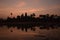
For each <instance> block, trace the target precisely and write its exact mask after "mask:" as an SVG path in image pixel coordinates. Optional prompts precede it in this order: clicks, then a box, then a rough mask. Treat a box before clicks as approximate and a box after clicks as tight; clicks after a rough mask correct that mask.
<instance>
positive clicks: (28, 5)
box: [0, 0, 60, 18]
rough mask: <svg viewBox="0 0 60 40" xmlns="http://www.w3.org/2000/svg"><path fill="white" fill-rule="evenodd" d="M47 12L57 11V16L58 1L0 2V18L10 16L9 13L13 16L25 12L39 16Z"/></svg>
mask: <svg viewBox="0 0 60 40" xmlns="http://www.w3.org/2000/svg"><path fill="white" fill-rule="evenodd" d="M47 10H49V11H50V10H58V11H57V12H56V13H58V15H59V13H60V12H59V10H60V0H0V18H6V17H8V16H10V13H11V12H12V13H13V16H17V15H21V14H22V13H25V12H27V13H28V14H31V13H36V14H37V15H39V14H44V13H46V12H48V11H47ZM37 12H39V13H37ZM42 12H43V13H42ZM56 13H54V14H56ZM49 14H50V13H49Z"/></svg>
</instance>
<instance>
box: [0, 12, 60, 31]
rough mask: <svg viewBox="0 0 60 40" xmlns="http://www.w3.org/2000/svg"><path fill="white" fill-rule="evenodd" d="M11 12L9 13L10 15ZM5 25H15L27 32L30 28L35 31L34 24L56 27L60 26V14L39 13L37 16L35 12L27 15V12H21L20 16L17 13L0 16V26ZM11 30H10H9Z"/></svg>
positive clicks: (41, 27) (42, 26)
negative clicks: (4, 16)
mask: <svg viewBox="0 0 60 40" xmlns="http://www.w3.org/2000/svg"><path fill="white" fill-rule="evenodd" d="M12 15H13V14H12V13H11V16H12ZM3 25H6V26H7V27H8V28H10V27H12V26H13V27H15V26H16V27H17V29H21V30H22V31H24V29H25V31H26V32H27V29H29V28H30V29H31V30H33V31H35V28H34V27H35V26H38V27H39V28H40V29H49V27H51V28H52V29H53V28H57V27H60V16H58V15H49V14H46V15H39V17H35V13H32V14H31V15H29V16H28V15H27V12H26V13H25V15H24V14H21V16H19V15H17V18H15V17H12V18H11V17H7V19H2V18H0V26H3ZM11 32H12V30H11Z"/></svg>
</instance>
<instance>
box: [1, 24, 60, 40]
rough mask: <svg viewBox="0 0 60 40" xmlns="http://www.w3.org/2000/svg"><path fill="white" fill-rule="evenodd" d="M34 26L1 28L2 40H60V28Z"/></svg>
mask: <svg viewBox="0 0 60 40" xmlns="http://www.w3.org/2000/svg"><path fill="white" fill-rule="evenodd" d="M24 26H25V27H24ZM32 26H34V25H31V26H26V25H23V27H22V26H17V27H15V26H10V28H7V26H3V27H0V40H60V31H59V30H60V28H58V27H57V28H56V26H53V27H48V26H37V27H36V26H35V27H32ZM17 29H18V30H17ZM47 29H48V30H47ZM10 31H11V32H10Z"/></svg>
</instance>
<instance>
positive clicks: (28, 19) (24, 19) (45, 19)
mask: <svg viewBox="0 0 60 40" xmlns="http://www.w3.org/2000/svg"><path fill="white" fill-rule="evenodd" d="M11 16H12V13H11ZM7 22H8V23H9V22H10V23H17V22H55V23H57V22H59V23H60V16H57V15H49V14H46V15H39V17H35V13H33V14H31V15H30V16H28V15H27V13H25V15H24V14H22V15H21V16H19V15H17V18H15V17H13V18H11V17H7V19H2V18H1V19H0V23H7Z"/></svg>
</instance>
